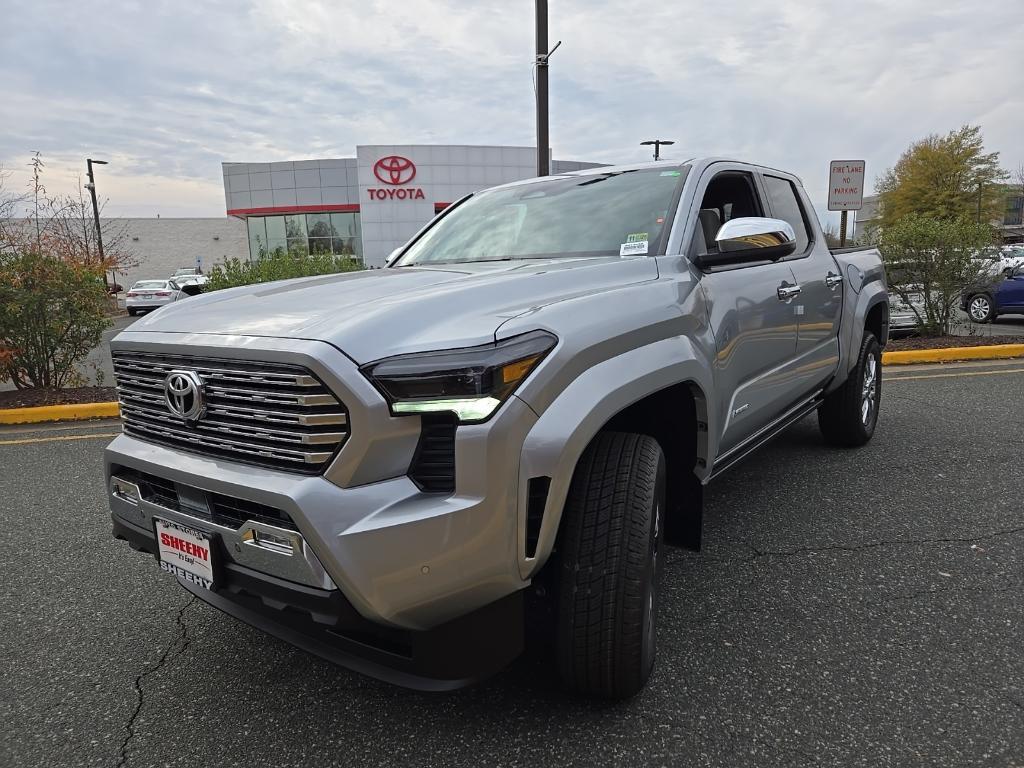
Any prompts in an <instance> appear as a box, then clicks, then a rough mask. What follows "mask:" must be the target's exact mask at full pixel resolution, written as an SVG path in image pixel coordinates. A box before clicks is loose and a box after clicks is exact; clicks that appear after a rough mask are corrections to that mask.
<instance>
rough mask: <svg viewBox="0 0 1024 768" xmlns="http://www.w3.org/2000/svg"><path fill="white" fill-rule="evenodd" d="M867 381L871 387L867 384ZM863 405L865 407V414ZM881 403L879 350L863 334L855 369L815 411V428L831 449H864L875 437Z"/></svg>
mask: <svg viewBox="0 0 1024 768" xmlns="http://www.w3.org/2000/svg"><path fill="white" fill-rule="evenodd" d="M869 379H870V380H871V383H870V384H869ZM865 402H867V403H868V407H867V410H865ZM881 402H882V348H881V347H879V346H878V339H876V338H875V335H874V334H873V333H871V332H868V331H866V332H865V333H864V341H863V342H861V345H860V355H859V356H858V358H857V365H856V366H855V367H854V369H853V370H852V371H850V376H849V378H847V380H846V381H845V382H844V383H843V385H842V386H841V387H839V389H837V390H836V391H835V392H832V393H830V394H829V395H827V396H826V397H825V402H824V403H822V404H821V406H820V407H819V408H818V426H819V427H820V428H821V434H822V435H824V436H825V440H826V441H827V442H829V443H831V444H832V445H841V446H846V447H856V446H859V445H864V444H865V443H866V442H867V441H868V440H870V439H871V436H872V435H873V434H875V426H876V425H877V424H878V406H879V404H880V403H881Z"/></svg>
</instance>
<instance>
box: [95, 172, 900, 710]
mask: <svg viewBox="0 0 1024 768" xmlns="http://www.w3.org/2000/svg"><path fill="white" fill-rule="evenodd" d="M887 337H888V298H887V293H886V284H885V279H884V274H883V269H882V264H881V261H880V259H879V256H878V253H877V252H876V251H874V250H861V251H851V252H842V253H835V254H833V253H831V252H830V251H829V250H828V248H827V247H826V243H825V239H824V237H823V235H822V232H821V229H820V227H819V224H818V221H817V218H816V216H815V214H814V211H813V209H812V207H811V205H810V202H809V200H808V198H807V195H806V193H805V192H804V190H803V187H802V186H801V184H800V181H799V180H798V179H796V178H795V177H794V176H792V175H791V174H788V173H785V172H782V171H777V170H773V169H770V168H763V167H758V166H754V165H749V164H746V163H739V162H733V161H728V160H718V159H695V160H691V161H688V162H685V163H678V164H675V163H672V164H670V163H664V162H663V163H655V164H646V165H636V166H623V167H606V168H597V169H591V170H586V171H581V172H579V173H572V174H566V175H562V176H553V177H547V178H540V179H531V180H528V181H523V182H518V183H515V184H509V185H506V186H502V187H498V188H495V189H491V190H487V191H484V192H479V193H477V194H474V195H471V196H469V197H467V198H465V199H463V200H461V201H460V202H459V203H457V204H456V205H453V206H451V207H450V208H449V209H447V210H446V211H444V212H443V213H442V214H441V215H439V216H438V217H437V218H436V219H435V220H434V221H432V222H431V223H430V224H429V225H428V226H426V227H425V228H424V229H423V230H422V231H421V232H419V233H418V234H417V235H416V236H415V237H414V238H413V239H412V240H411V241H410V242H409V243H408V244H407V245H406V246H405V247H404V248H403V249H402V250H401V251H400V252H399V253H397V254H396V256H395V258H393V259H392V260H390V262H389V264H388V265H387V267H386V268H384V269H374V270H366V271H363V272H358V273H349V274H346V275H331V276H324V277H313V278H303V279H300V280H291V281H286V282H280V283H270V284H263V285H254V286H249V287H244V288H236V289H231V290H225V291H219V292H215V293H211V294H206V295H203V296H200V297H198V298H195V299H190V300H189V301H187V302H180V303H177V304H174V305H170V306H168V307H166V308H163V309H161V310H159V311H157V312H155V313H153V314H152V315H150V316H148V317H146V318H145V319H142V320H140V321H138V322H136V323H135V324H134V325H133V326H131V328H130V329H128V330H127V331H125V332H123V333H121V334H120V335H119V336H118V337H117V338H116V339H115V340H114V341H113V342H112V344H111V349H112V353H113V358H114V366H115V370H116V375H117V385H118V395H119V399H120V403H121V414H122V419H123V424H124V430H123V434H122V435H120V436H118V437H117V438H116V439H115V440H114V441H113V442H112V443H111V444H110V446H109V448H107V451H106V456H105V459H106V478H107V484H108V489H109V501H110V507H111V511H112V516H113V532H114V536H115V537H117V538H118V539H124V540H127V541H128V543H129V544H130V545H131V546H132V547H133V548H135V549H138V550H142V551H145V552H149V553H152V554H153V555H155V556H156V557H157V560H158V562H159V566H160V568H162V569H163V570H165V571H167V572H168V573H170V574H172V575H173V576H175V577H176V578H177V579H178V581H179V582H180V583H181V585H182V586H183V587H184V588H185V589H187V590H189V591H190V592H192V593H193V594H194V595H196V596H198V597H199V598H200V599H202V600H204V601H206V602H207V603H210V604H212V605H214V606H216V607H217V608H219V609H221V610H223V611H224V612H225V613H227V614H230V615H231V616H234V617H237V618H239V619H241V620H242V621H245V622H248V623H250V624H253V625H256V626H258V627H261V628H262V629H264V630H266V631H267V632H269V633H271V634H273V635H276V636H278V637H280V638H283V639H285V640H287V641H289V642H291V643H294V644H295V645H297V646H299V647H301V648H304V649H306V650H308V651H310V652H312V653H315V654H318V655H320V656H323V657H325V658H327V659H330V660H332V661H335V662H337V663H339V664H343V665H345V666H348V667H350V668H352V669H356V670H359V671H361V672H364V673H367V674H370V675H373V676H376V677H379V678H383V679H386V680H390V681H393V682H396V683H399V684H403V685H408V686H412V687H416V688H421V689H432V690H440V689H450V688H456V687H459V686H462V685H465V684H468V683H470V682H472V681H474V680H478V679H480V678H482V677H484V676H486V675H489V674H491V673H493V672H495V671H496V670H498V669H500V668H501V667H503V666H504V665H506V664H507V663H508V662H510V661H511V660H512V659H514V658H515V657H516V656H517V655H518V654H520V653H521V652H522V650H523V646H524V637H526V634H527V633H526V629H527V625H528V628H529V629H530V637H531V638H533V637H537V638H539V640H538V642H539V643H541V645H542V646H546V647H548V648H549V649H550V651H551V653H552V654H554V656H555V658H556V659H557V664H558V667H559V669H560V672H561V675H562V677H563V678H564V680H565V682H566V684H567V685H568V686H570V687H571V688H574V689H575V690H578V691H581V692H584V693H588V694H592V695H598V696H606V697H623V696H629V695H631V694H633V693H636V692H637V691H638V690H640V688H642V686H643V685H644V683H645V681H646V680H647V678H648V676H649V675H650V673H651V669H652V667H653V664H654V657H655V635H656V626H657V625H656V615H657V611H658V594H659V579H660V577H661V566H662V561H663V559H664V558H663V553H664V547H665V546H666V545H668V544H673V545H681V546H685V547H689V548H693V549H697V548H699V545H700V535H701V515H702V488H703V486H704V485H705V484H706V483H708V482H709V481H711V480H712V479H714V478H715V477H717V476H718V475H720V474H722V473H723V472H724V471H725V470H726V469H728V468H729V467H731V466H732V465H734V464H735V463H736V462H737V461H739V460H740V459H742V458H743V457H744V456H746V455H747V454H749V453H750V452H751V451H753V450H754V449H755V448H757V447H758V446H760V445H763V444H764V443H766V442H767V441H768V440H770V439H771V438H772V437H774V436H775V435H777V434H779V432H780V431H782V430H783V429H785V428H786V427H787V426H789V425H790V424H792V423H794V422H795V421H797V420H799V419H801V418H803V417H804V416H806V415H807V414H809V413H811V412H812V411H815V410H816V411H817V413H818V420H819V423H820V425H821V431H822V433H823V435H824V441H825V442H826V443H829V444H832V445H839V446H858V445H862V444H863V443H865V442H867V441H868V440H869V439H870V438H871V435H872V433H873V432H874V430H875V425H876V420H877V417H878V406H879V400H880V396H881V389H880V383H881V378H880V372H881V371H880V365H881V352H880V350H881V348H882V347H883V346H884V345H885V343H886V340H887ZM526 617H529V619H527V618H526Z"/></svg>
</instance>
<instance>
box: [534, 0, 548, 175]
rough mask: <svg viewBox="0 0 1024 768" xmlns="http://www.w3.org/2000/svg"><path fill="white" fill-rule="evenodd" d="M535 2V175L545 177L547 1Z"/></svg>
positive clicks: (546, 170)
mask: <svg viewBox="0 0 1024 768" xmlns="http://www.w3.org/2000/svg"><path fill="white" fill-rule="evenodd" d="M535 2H536V14H535V15H536V24H537V30H536V37H537V45H536V53H537V58H536V59H535V60H534V64H535V66H536V67H537V175H538V176H547V175H548V174H549V173H550V168H549V167H548V0H535Z"/></svg>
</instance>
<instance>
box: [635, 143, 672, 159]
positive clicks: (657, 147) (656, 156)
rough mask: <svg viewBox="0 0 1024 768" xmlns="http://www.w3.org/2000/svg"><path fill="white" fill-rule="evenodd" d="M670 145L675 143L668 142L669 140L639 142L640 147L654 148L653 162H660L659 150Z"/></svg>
mask: <svg viewBox="0 0 1024 768" xmlns="http://www.w3.org/2000/svg"><path fill="white" fill-rule="evenodd" d="M672 144H675V142H674V141H672V140H670V139H651V140H649V141H641V142H640V146H641V147H650V146H653V147H654V159H655V160H660V159H661V148H662V147H663V146H665V147H668V146H671V145H672Z"/></svg>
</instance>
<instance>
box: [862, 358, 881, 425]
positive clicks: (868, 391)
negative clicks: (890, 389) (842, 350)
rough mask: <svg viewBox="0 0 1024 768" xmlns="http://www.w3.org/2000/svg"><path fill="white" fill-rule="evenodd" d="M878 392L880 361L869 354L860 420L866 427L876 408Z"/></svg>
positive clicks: (865, 368) (865, 366) (866, 361)
mask: <svg viewBox="0 0 1024 768" xmlns="http://www.w3.org/2000/svg"><path fill="white" fill-rule="evenodd" d="M877 392H878V361H877V360H876V359H875V356H874V355H869V356H868V359H867V360H865V361H864V381H863V386H862V388H861V401H860V420H861V423H862V424H863V425H864V426H865V427H866V426H868V425H870V424H871V417H872V415H873V414H874V410H875V399H876V395H877Z"/></svg>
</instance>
